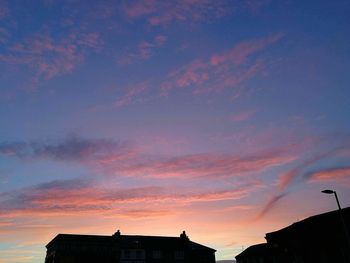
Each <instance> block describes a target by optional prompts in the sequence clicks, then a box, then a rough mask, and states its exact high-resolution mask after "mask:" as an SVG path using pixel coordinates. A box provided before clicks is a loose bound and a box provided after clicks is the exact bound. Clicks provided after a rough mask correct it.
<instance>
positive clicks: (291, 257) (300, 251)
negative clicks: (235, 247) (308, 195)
mask: <svg viewBox="0 0 350 263" xmlns="http://www.w3.org/2000/svg"><path fill="white" fill-rule="evenodd" d="M342 214H343V218H344V223H345V226H346V228H347V231H349V229H350V207H348V208H344V209H342ZM348 236H349V233H348ZM265 239H266V241H267V243H264V244H259V245H254V246H251V247H249V248H247V249H246V250H244V251H243V252H242V253H240V254H239V255H237V256H236V260H237V263H247V262H249V263H255V262H256V263H279V262H283V263H313V262H317V263H333V262H339V263H342V262H350V243H349V242H350V240H348V239H347V236H346V232H345V229H344V225H343V222H342V219H341V216H340V212H339V210H335V211H331V212H328V213H324V214H319V215H315V216H311V217H308V218H306V219H304V220H301V221H299V222H296V223H294V224H292V225H290V226H287V227H285V228H282V229H280V230H277V231H274V232H271V233H267V234H266V236H265Z"/></svg>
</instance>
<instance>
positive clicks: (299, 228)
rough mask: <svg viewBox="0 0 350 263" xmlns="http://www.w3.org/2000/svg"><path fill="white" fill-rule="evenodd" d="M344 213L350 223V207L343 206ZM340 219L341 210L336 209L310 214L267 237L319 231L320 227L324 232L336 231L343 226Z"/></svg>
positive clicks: (346, 220)
mask: <svg viewBox="0 0 350 263" xmlns="http://www.w3.org/2000/svg"><path fill="white" fill-rule="evenodd" d="M342 214H343V217H344V220H345V222H346V224H347V225H349V224H350V207H347V208H343V209H342ZM340 220H341V218H340V215H339V210H334V211H330V212H327V213H323V214H318V215H314V216H310V217H308V218H305V219H304V220H301V221H299V222H295V223H293V224H291V225H289V226H287V227H285V228H282V229H280V230H277V231H274V232H270V233H267V234H266V239H270V238H273V237H277V236H284V235H289V234H290V233H295V234H296V233H298V232H303V233H306V232H312V231H319V230H320V229H322V231H323V232H322V233H323V234H325V233H328V232H330V233H335V229H337V228H342V225H341V221H340ZM338 221H339V223H338ZM334 222H337V223H336V224H334ZM329 225H332V228H329V227H327V226H329ZM341 231H342V229H341Z"/></svg>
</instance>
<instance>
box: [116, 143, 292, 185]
mask: <svg viewBox="0 0 350 263" xmlns="http://www.w3.org/2000/svg"><path fill="white" fill-rule="evenodd" d="M295 158H296V157H295V156H294V154H293V153H290V152H285V151H284V150H283V149H279V150H271V151H263V152H259V153H254V154H250V155H243V156H240V155H236V154H223V153H202V154H192V155H183V156H177V157H167V158H165V157H160V158H149V157H148V158H140V159H136V160H132V161H131V163H128V162H124V163H117V164H116V165H114V164H113V163H111V168H112V170H113V169H115V171H114V172H113V171H112V173H114V174H116V175H123V174H124V175H127V176H141V177H143V176H148V177H156V178H184V179H185V178H200V177H206V178H212V179H214V178H220V177H231V176H233V177H236V176H242V175H244V174H247V173H258V172H262V171H264V170H267V169H269V168H272V167H275V166H280V165H283V164H286V163H289V162H291V161H293V160H295Z"/></svg>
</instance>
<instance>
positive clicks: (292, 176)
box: [277, 147, 343, 191]
mask: <svg viewBox="0 0 350 263" xmlns="http://www.w3.org/2000/svg"><path fill="white" fill-rule="evenodd" d="M342 148H343V147H340V148H339V147H337V148H333V149H331V150H329V151H326V152H323V153H321V154H316V155H315V156H313V157H311V158H309V159H306V160H304V161H303V162H302V163H301V164H299V165H297V166H295V167H294V168H292V169H290V170H288V171H287V172H285V173H283V174H282V175H281V176H280V177H279V179H278V183H277V184H278V186H279V189H280V190H281V191H283V190H285V189H286V188H287V187H288V186H289V185H290V184H291V183H293V182H294V181H295V180H296V179H302V180H305V179H304V178H302V175H303V173H304V170H305V169H306V168H308V167H309V166H311V165H313V164H315V163H317V162H319V161H320V160H323V159H325V158H327V157H330V156H333V155H335V154H336V153H337V152H338V151H339V150H341V149H342Z"/></svg>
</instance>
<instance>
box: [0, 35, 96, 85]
mask: <svg viewBox="0 0 350 263" xmlns="http://www.w3.org/2000/svg"><path fill="white" fill-rule="evenodd" d="M98 45H99V36H98V34H97V33H79V34H78V33H74V32H72V33H70V34H68V35H65V36H64V37H62V38H60V39H55V38H53V37H51V36H50V35H49V34H46V33H44V34H36V35H34V36H32V37H31V38H29V39H26V40H25V41H23V42H20V43H17V44H15V45H13V46H12V47H10V49H9V51H10V52H9V54H10V55H2V56H1V57H0V61H1V60H2V61H5V62H7V63H12V64H16V65H24V66H27V67H29V68H31V69H32V70H33V71H34V75H35V76H34V80H33V81H34V84H37V82H39V81H40V80H49V79H51V78H54V77H57V76H60V75H64V74H67V73H72V72H73V71H74V69H75V68H76V67H77V66H78V65H79V64H81V63H82V62H83V61H84V58H85V56H86V52H87V50H88V49H97V47H98Z"/></svg>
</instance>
